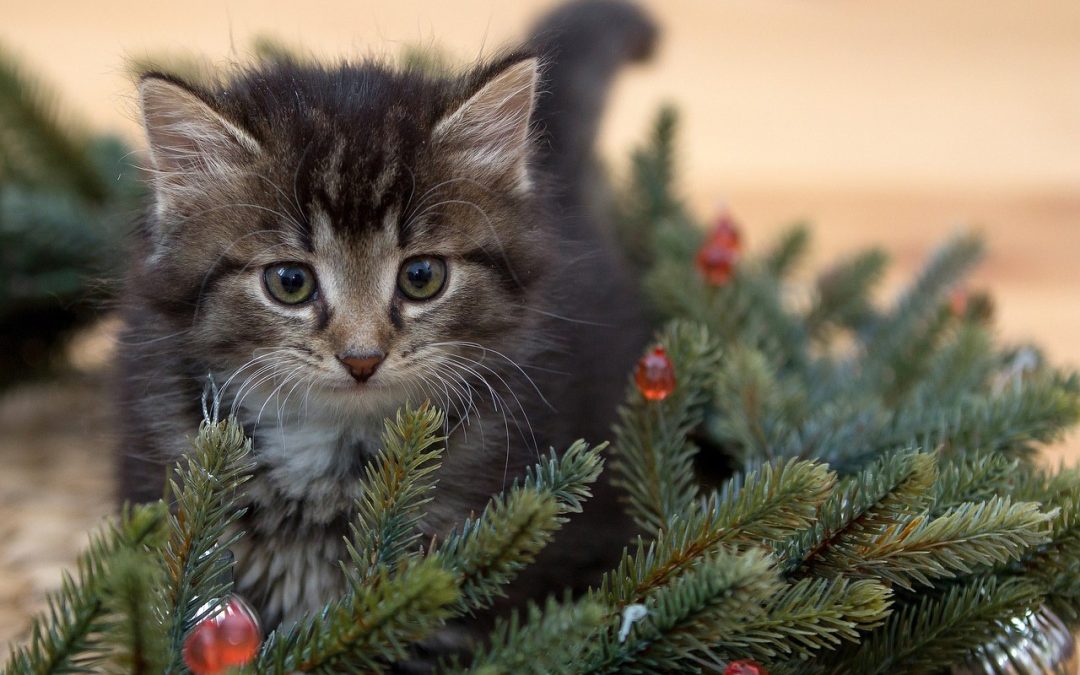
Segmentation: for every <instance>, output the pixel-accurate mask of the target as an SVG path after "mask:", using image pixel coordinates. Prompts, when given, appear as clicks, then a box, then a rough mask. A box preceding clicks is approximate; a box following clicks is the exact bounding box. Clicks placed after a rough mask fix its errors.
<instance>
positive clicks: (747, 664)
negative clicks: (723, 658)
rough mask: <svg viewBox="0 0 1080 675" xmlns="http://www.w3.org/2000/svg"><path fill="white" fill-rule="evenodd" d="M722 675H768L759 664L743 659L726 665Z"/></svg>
mask: <svg viewBox="0 0 1080 675" xmlns="http://www.w3.org/2000/svg"><path fill="white" fill-rule="evenodd" d="M724 675H769V671H767V670H765V669H764V668H763V667H762V666H761V664H760V663H758V662H756V661H751V660H750V659H745V660H743V661H732V662H731V663H729V664H727V668H724Z"/></svg>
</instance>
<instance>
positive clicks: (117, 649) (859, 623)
mask: <svg viewBox="0 0 1080 675" xmlns="http://www.w3.org/2000/svg"><path fill="white" fill-rule="evenodd" d="M675 126H676V125H675V116H674V114H673V113H672V112H671V111H664V112H663V114H662V115H661V116H660V119H659V122H658V124H657V126H656V129H655V132H654V135H653V137H652V138H651V140H650V142H649V143H647V144H646V145H645V147H643V148H642V149H641V150H640V151H638V152H637V153H636V154H635V155H634V158H633V163H632V171H631V176H630V179H629V180H630V185H628V186H627V190H626V194H627V197H626V199H625V200H624V201H623V202H622V204H623V207H622V213H621V217H620V223H621V230H620V234H621V237H622V239H623V241H624V242H625V243H626V247H627V251H629V252H630V256H629V257H630V258H631V260H632V264H633V265H635V266H636V267H637V268H638V269H639V271H640V274H641V276H642V278H643V279H644V284H645V288H646V289H647V295H648V298H649V302H650V306H651V309H652V316H653V317H654V320H655V322H656V327H657V332H656V336H655V344H656V345H661V346H663V347H664V348H665V350H666V353H667V355H668V356H669V358H670V359H671V362H672V364H673V366H674V368H675V382H676V383H677V384H676V386H675V389H674V390H673V391H672V392H671V393H670V395H667V396H665V397H663V398H662V399H655V398H647V397H646V396H644V395H642V393H641V392H640V391H639V390H638V389H637V388H636V386H635V384H634V382H633V380H632V379H630V378H629V377H628V382H627V395H626V401H625V404H624V406H623V407H622V409H621V411H620V413H619V417H618V422H617V424H616V425H615V427H614V429H613V431H612V438H611V446H610V448H605V446H603V445H597V446H590V445H587V444H586V443H584V442H578V443H575V444H573V445H572V446H571V447H569V448H567V449H564V450H563V451H561V452H552V454H550V455H548V456H547V457H544V458H543V459H542V460H541V461H540V462H539V463H538V464H537V465H536V466H535V467H534V468H533V469H532V470H531V471H529V472H528V473H527V475H526V476H524V477H523V478H522V479H521V480H519V481H518V482H517V483H515V484H514V485H512V486H511V487H510V488H508V489H507V490H506V491H505V492H504V493H503V494H499V495H495V496H493V497H492V498H491V500H490V502H489V504H488V506H487V508H485V509H484V510H483V512H482V513H480V514H478V515H476V516H475V517H474V518H472V519H470V520H468V521H467V522H465V523H463V524H461V526H460V527H459V528H458V529H457V530H456V531H454V532H453V533H452V534H451V535H450V536H448V537H446V538H445V539H442V540H437V541H426V540H421V539H420V537H419V535H418V534H417V532H416V527H415V526H416V524H417V522H418V520H419V519H420V518H421V517H422V516H423V513H424V508H425V506H426V504H427V503H428V502H429V500H430V499H431V497H432V495H433V494H434V491H436V490H438V489H439V488H438V475H439V466H440V461H441V458H442V453H443V446H442V443H443V439H441V438H440V437H439V431H440V429H442V422H443V420H442V417H441V414H440V413H439V411H437V410H434V409H432V408H431V407H429V406H427V405H421V406H419V407H412V406H406V407H405V408H403V409H402V410H401V412H399V413H398V415H397V416H396V418H394V419H392V420H389V421H388V422H387V425H386V432H385V435H384V437H383V446H382V447H383V450H382V451H381V453H380V454H379V455H378V456H377V458H376V459H374V460H373V462H372V463H371V465H370V466H369V467H368V468H367V470H366V472H365V473H364V475H363V476H361V478H360V479H359V480H361V481H362V483H363V487H364V489H363V491H362V494H363V497H361V498H360V500H359V502H358V503H357V505H356V515H355V519H354V522H353V524H352V528H351V531H350V533H349V536H348V544H349V546H348V553H349V556H348V559H346V560H344V561H342V563H341V565H342V574H343V575H344V578H345V579H346V580H347V591H346V592H345V594H344V595H343V596H342V597H340V598H337V599H334V600H333V601H332V602H330V603H328V604H327V605H326V606H325V607H324V608H323V609H322V610H321V611H319V612H316V613H314V614H312V615H310V616H308V617H306V618H304V619H301V620H300V621H298V622H296V623H295V624H292V625H290V626H284V627H267V628H269V629H271V630H270V632H269V635H268V636H267V637H266V638H265V640H264V641H263V644H262V646H261V649H260V651H259V652H258V654H257V656H256V657H255V660H254V662H253V663H252V664H250V665H249V666H247V668H249V669H251V670H254V671H256V672H260V673H296V672H301V673H303V672H380V671H386V670H388V669H389V668H391V667H392V666H393V664H395V663H400V662H402V661H405V660H408V659H410V658H413V656H414V652H413V650H412V647H413V645H415V644H416V643H417V642H418V641H421V640H423V639H425V638H429V637H431V636H432V635H433V634H434V633H435V632H436V631H437V630H439V629H440V627H442V626H443V625H444V624H445V623H446V622H447V621H451V620H461V619H463V618H467V617H468V616H470V615H471V614H472V613H473V612H475V611H477V610H480V609H483V608H486V607H490V606H491V603H492V602H493V600H494V599H496V598H497V597H499V596H500V595H502V594H503V593H504V592H505V590H504V589H505V588H506V587H507V585H509V584H512V583H513V581H514V578H515V576H516V575H517V574H518V573H519V572H520V571H521V570H522V569H523V568H524V567H525V566H527V565H529V564H530V563H532V561H533V560H534V559H535V556H536V555H537V553H538V552H539V551H540V550H541V549H542V548H543V547H544V546H545V545H547V544H548V543H549V542H550V540H551V539H552V536H553V534H554V533H555V532H556V531H557V530H558V529H559V528H560V527H561V526H562V524H563V523H564V522H565V521H566V520H567V518H570V517H572V516H573V514H574V513H576V512H579V511H581V510H582V509H584V508H588V498H589V496H590V486H591V485H592V484H593V483H594V482H595V481H596V480H597V479H598V478H599V476H600V474H601V471H602V470H603V469H604V465H605V463H607V464H610V468H609V469H607V470H608V471H610V472H611V475H612V480H613V481H614V482H615V483H616V484H617V485H618V486H620V487H621V488H622V490H623V492H624V495H625V502H626V507H627V509H628V510H629V513H630V514H631V515H632V516H633V517H634V519H635V520H636V521H637V523H638V525H639V526H640V531H641V535H640V537H639V538H637V539H636V540H635V541H632V542H628V543H627V547H626V550H625V551H624V552H623V554H622V557H621V561H620V562H619V564H618V565H617V567H616V568H615V569H613V570H611V571H610V572H608V573H607V574H606V575H605V576H604V577H603V578H602V579H601V580H599V581H598V582H597V584H596V586H595V587H594V588H592V589H591V590H590V591H589V592H588V593H586V594H585V595H583V596H582V597H577V598H574V597H569V596H556V597H553V598H551V599H549V600H548V601H547V602H545V603H542V604H539V605H530V606H527V607H524V608H522V609H521V610H520V611H518V612H517V613H514V614H512V615H511V616H509V617H505V618H503V619H502V620H500V621H499V622H498V623H497V624H496V627H495V629H494V631H493V632H492V633H491V635H490V637H489V639H488V640H487V641H486V642H485V643H484V644H481V645H478V646H477V649H476V651H475V654H474V655H473V657H472V658H471V659H470V660H452V659H451V660H447V661H445V662H442V663H441V664H439V665H438V666H437V670H440V671H442V672H452V673H459V674H460V673H476V674H480V673H483V674H485V675H487V674H495V673H567V674H569V673H581V674H584V673H693V672H724V670H725V668H726V667H727V666H728V665H729V664H731V663H732V662H734V661H739V660H743V659H750V660H753V661H754V662H755V663H758V664H761V665H762V666H763V667H764V668H766V669H767V670H768V672H770V673H774V674H775V673H791V674H794V673H807V674H826V673H891V672H907V673H935V672H940V671H942V670H943V669H947V668H948V666H949V665H950V664H952V663H956V662H958V661H960V660H962V659H963V658H964V657H965V656H966V655H967V654H968V653H969V652H970V651H971V650H973V649H974V648H976V647H977V646H978V645H980V644H982V643H984V642H985V641H987V640H988V639H991V638H993V637H994V636H995V635H997V634H998V633H1000V632H1001V631H1002V630H1003V629H1004V627H1005V625H1006V624H1007V623H1008V622H1009V621H1010V620H1011V619H1013V618H1015V617H1021V616H1023V615H1024V614H1025V613H1027V612H1030V611H1032V610H1034V609H1035V608H1038V607H1040V606H1041V605H1048V606H1050V607H1052V608H1053V609H1054V610H1055V611H1056V612H1057V613H1058V614H1059V615H1060V616H1062V617H1063V618H1065V619H1066V621H1068V622H1071V623H1072V624H1073V625H1074V626H1075V625H1080V473H1078V472H1077V471H1075V470H1064V471H1060V472H1056V473H1052V472H1047V471H1045V470H1043V469H1041V468H1039V467H1038V466H1037V465H1036V464H1035V463H1034V456H1035V453H1036V452H1037V451H1038V449H1039V447H1040V446H1041V445H1043V444H1045V443H1047V442H1049V441H1053V440H1054V439H1056V438H1058V437H1059V436H1060V434H1061V433H1062V432H1063V431H1064V430H1065V429H1067V428H1068V427H1069V426H1070V425H1072V424H1073V423H1075V422H1076V420H1077V418H1078V416H1080V378H1078V377H1077V376H1076V375H1075V374H1073V373H1069V372H1065V371H1062V370H1059V369H1055V368H1053V367H1052V366H1050V365H1049V364H1047V363H1046V362H1045V360H1044V359H1043V358H1042V357H1041V356H1040V355H1039V353H1038V351H1037V350H1035V349H1034V348H1032V347H1028V346H1016V347H1013V346H1000V345H999V344H997V343H996V342H995V340H994V339H993V337H992V335H991V332H990V328H989V327H988V325H987V322H988V319H987V316H986V313H985V311H982V310H979V311H974V310H976V309H978V306H977V305H976V306H974V309H973V308H972V307H969V308H968V311H963V312H957V311H954V310H953V309H951V308H950V307H949V304H948V303H947V301H946V300H947V297H948V295H949V293H950V292H951V291H952V290H953V289H954V288H956V287H957V285H958V284H961V283H962V282H963V278H964V275H965V273H966V272H967V271H969V270H970V269H971V268H972V266H973V265H974V264H975V263H976V262H977V261H978V259H979V256H980V254H981V251H982V245H981V243H980V241H979V240H978V239H977V238H975V237H972V236H968V235H961V236H959V237H957V238H955V239H953V240H952V241H950V242H948V243H946V244H945V246H944V247H943V248H942V249H941V250H940V251H939V252H938V253H937V254H936V255H935V256H934V257H933V258H932V259H931V260H930V262H929V263H928V264H927V265H926V267H925V268H924V269H923V271H922V272H921V273H920V274H919V275H918V276H917V278H916V279H915V280H914V281H913V282H912V284H911V285H910V286H909V287H908V289H907V290H906V291H905V292H904V293H903V294H902V295H901V296H900V298H899V299H898V300H897V301H896V303H895V305H894V306H893V307H891V308H886V309H882V308H878V307H876V306H875V305H874V303H872V302H871V300H870V296H871V292H872V289H873V284H874V282H875V281H877V280H878V279H880V277H881V275H882V271H883V269H884V265H885V257H884V255H883V254H882V253H881V252H879V251H872V252H869V253H864V254H860V255H857V256H854V257H853V258H851V259H850V260H846V261H841V262H840V263H839V264H837V265H836V266H835V267H833V268H832V269H830V270H827V271H826V272H825V273H823V274H822V275H821V276H819V277H818V279H817V281H816V282H815V283H813V284H812V285H811V286H810V287H809V288H807V287H806V285H805V284H802V285H800V282H799V281H798V278H797V276H796V270H797V267H798V263H799V259H800V257H801V256H802V254H803V252H804V251H805V249H806V246H807V245H808V241H809V237H808V233H807V231H806V230H805V229H804V228H801V227H800V228H796V229H793V230H792V231H791V232H789V233H788V234H787V235H785V236H784V237H782V238H781V240H780V241H779V242H778V243H777V244H776V245H775V246H773V247H772V248H769V249H767V250H765V251H764V252H762V253H759V254H757V255H747V256H740V257H739V258H738V260H737V262H736V264H735V266H734V268H733V270H732V273H731V275H730V277H727V276H725V277H724V278H721V277H718V276H706V275H703V274H702V273H701V271H700V270H699V269H697V268H696V267H695V264H694V259H695V254H696V252H697V250H698V248H699V247H700V246H701V245H702V244H703V242H704V241H705V238H706V237H707V236H708V235H707V233H706V232H705V231H704V229H703V228H701V227H700V226H699V225H698V224H697V223H695V222H694V221H693V220H692V219H691V218H690V216H689V215H688V210H687V209H686V208H685V207H684V206H683V205H682V203H681V202H680V201H679V199H678V195H677V190H676V186H675V182H674V177H675V171H674V157H675V151H674V146H673V139H674V130H675ZM249 448H250V446H249V443H248V442H247V441H246V440H245V439H244V438H243V434H242V432H241V431H240V430H239V428H238V427H237V426H236V425H235V424H234V423H233V422H232V421H229V420H225V421H216V420H213V419H210V420H207V421H206V422H205V423H204V424H203V426H202V429H201V431H200V433H199V436H198V438H197V440H196V442H195V447H194V450H193V451H192V453H191V454H190V455H189V457H188V458H187V459H186V460H185V461H184V462H182V463H181V465H180V466H178V467H177V471H176V474H175V479H174V481H173V484H172V488H171V496H170V497H169V504H171V506H172V512H171V513H170V511H169V509H168V508H167V507H166V502H162V503H159V504H155V505H151V506H142V507H135V508H133V509H130V510H128V511H127V512H125V516H124V517H123V518H122V519H121V521H120V523H119V524H118V525H115V526H113V527H111V528H110V529H108V530H107V531H106V533H105V534H104V535H102V536H101V537H99V538H97V539H95V540H94V542H93V544H92V546H91V548H90V549H89V550H88V551H87V553H86V554H85V556H84V558H83V559H82V560H81V561H80V564H79V568H78V572H77V574H76V575H75V576H74V577H71V578H68V579H66V580H65V583H64V586H63V588H62V589H61V590H60V592H58V593H57V594H56V595H55V597H54V598H53V599H52V601H51V604H50V609H49V611H48V612H47V613H46V614H45V615H44V616H42V617H40V618H39V619H38V620H37V621H36V622H35V624H34V628H33V633H32V638H31V640H30V642H29V644H28V645H27V646H25V647H21V648H19V649H17V650H16V651H15V652H13V654H12V656H11V657H10V660H9V661H8V664H7V666H6V668H5V671H4V672H7V673H11V674H15V673H52V672H85V671H90V670H98V669H102V668H108V669H110V670H115V671H117V672H169V673H180V672H185V668H186V666H185V664H184V662H183V660H182V658H181V656H180V654H181V650H180V647H181V645H182V643H183V640H184V638H185V636H186V635H187V634H189V633H190V631H191V630H192V628H193V627H194V626H195V625H196V624H197V623H198V622H199V620H200V619H201V618H203V617H205V616H206V615H207V613H208V612H211V611H213V608H214V603H215V602H220V601H221V599H222V598H224V597H226V596H227V595H228V593H229V592H230V589H231V576H230V574H229V558H228V555H227V554H226V551H227V549H228V547H229V546H230V544H231V543H232V542H233V541H235V538H237V537H242V536H243V533H242V532H237V531H235V529H234V528H231V527H230V524H231V523H233V522H234V521H235V519H236V518H237V517H238V515H239V514H240V509H239V507H238V506H237V504H238V503H240V502H238V501H237V497H238V495H240V494H241V493H242V491H243V489H244V481H245V480H246V478H247V476H248V475H249V474H250V471H251V466H250V461H249Z"/></svg>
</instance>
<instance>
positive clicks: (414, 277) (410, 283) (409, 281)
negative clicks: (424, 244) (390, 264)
mask: <svg viewBox="0 0 1080 675" xmlns="http://www.w3.org/2000/svg"><path fill="white" fill-rule="evenodd" d="M397 283H398V288H399V289H401V292H402V293H404V294H405V297H407V298H409V299H411V300H427V299H428V298H433V297H435V295H436V294H437V293H438V292H439V291H440V290H442V287H443V286H444V285H445V284H446V263H445V262H443V260H442V258H435V257H433V256H429V255H423V256H417V257H415V258H409V259H408V260H406V261H405V263H404V264H403V265H402V266H401V271H399V272H398V282H397Z"/></svg>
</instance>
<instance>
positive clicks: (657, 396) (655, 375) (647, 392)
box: [634, 347, 675, 401]
mask: <svg viewBox="0 0 1080 675" xmlns="http://www.w3.org/2000/svg"><path fill="white" fill-rule="evenodd" d="M634 381H635V382H636V383H637V387H638V390H639V391H640V392H641V395H642V396H644V397H645V398H646V399H647V400H649V401H662V400H664V399H665V398H667V397H668V395H669V394H670V393H671V392H673V391H675V365H674V364H673V363H672V362H671V359H670V358H668V355H667V351H665V350H664V348H663V347H656V348H654V349H653V350H652V351H651V352H649V353H648V354H646V355H645V356H643V357H641V360H640V361H638V364H637V369H636V370H635V371H634Z"/></svg>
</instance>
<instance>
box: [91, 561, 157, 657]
mask: <svg viewBox="0 0 1080 675" xmlns="http://www.w3.org/2000/svg"><path fill="white" fill-rule="evenodd" d="M163 580H164V570H163V569H162V566H161V561H160V560H159V559H158V558H157V556H156V555H155V554H154V553H152V552H150V551H134V550H124V551H121V552H119V553H118V554H117V556H116V557H115V558H114V560H113V563H112V565H111V569H110V570H109V577H108V579H107V580H106V583H105V584H104V593H103V602H104V605H105V607H106V611H107V615H106V616H107V625H106V628H105V630H104V634H105V638H106V640H107V642H108V643H109V644H110V647H111V648H110V650H109V651H110V654H111V658H110V662H111V664H110V665H111V667H110V668H109V669H108V672H113V673H118V674H119V673H129V674H130V675H157V674H158V673H161V672H164V670H165V668H166V665H167V664H168V662H169V655H168V653H167V652H166V639H165V630H166V627H165V625H164V624H163V623H162V621H161V613H160V607H158V600H159V599H160V594H159V593H158V589H159V588H160V587H161V583H162V581H163Z"/></svg>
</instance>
